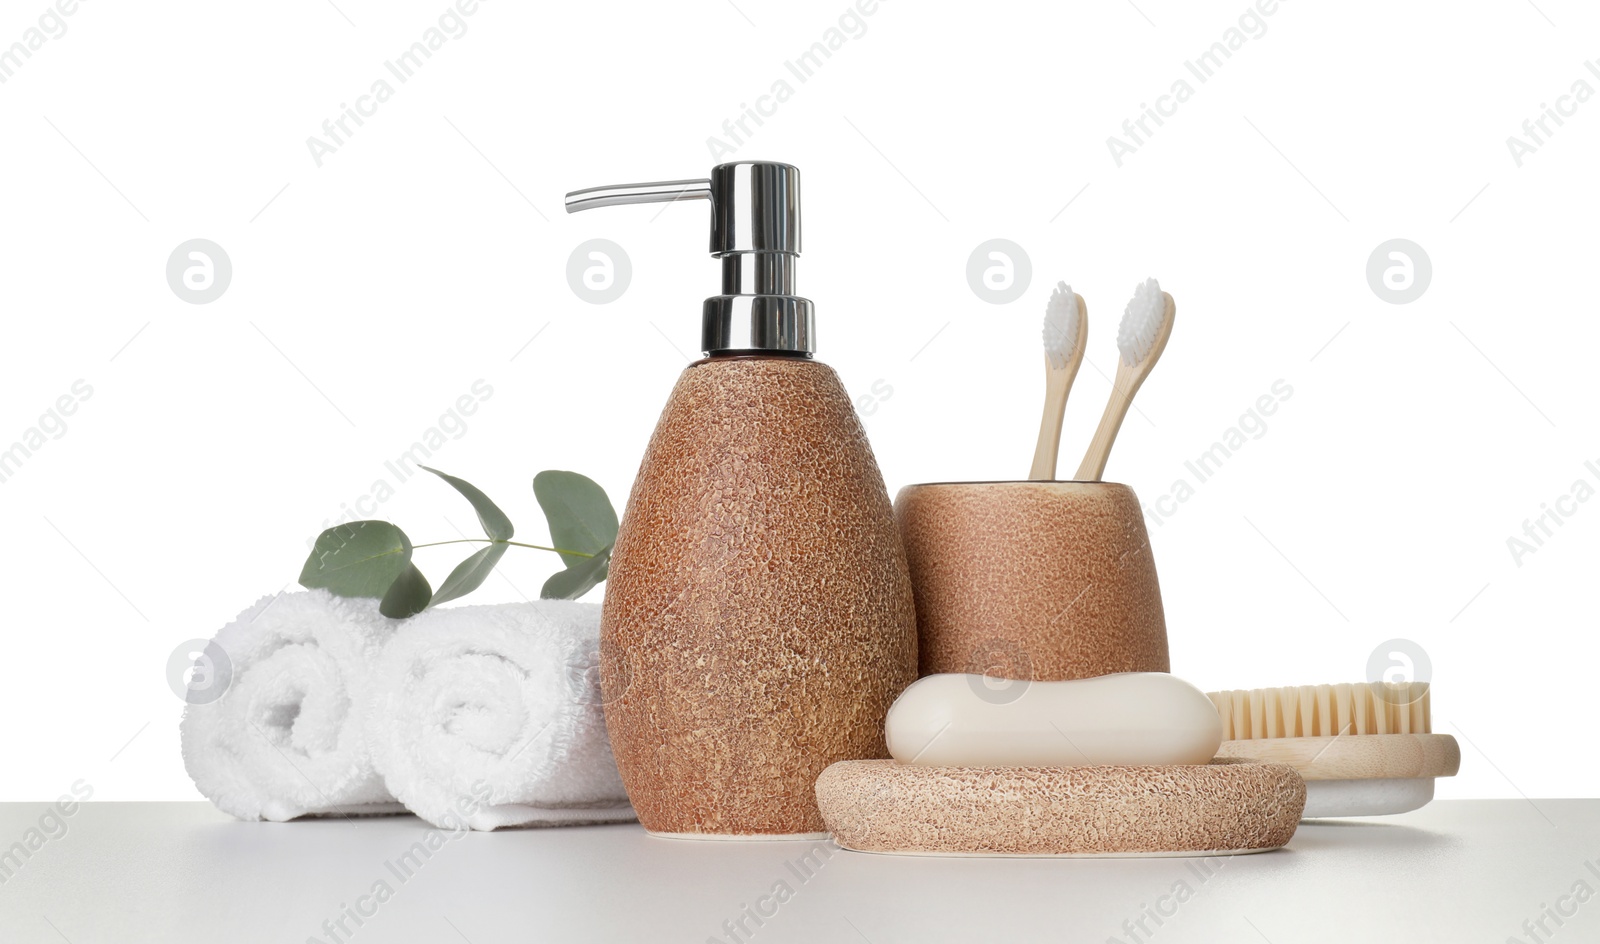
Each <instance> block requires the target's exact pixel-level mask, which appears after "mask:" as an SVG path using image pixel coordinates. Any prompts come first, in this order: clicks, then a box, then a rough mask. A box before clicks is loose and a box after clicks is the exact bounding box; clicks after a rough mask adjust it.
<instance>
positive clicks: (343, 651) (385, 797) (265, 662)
mask: <svg viewBox="0 0 1600 944" xmlns="http://www.w3.org/2000/svg"><path fill="white" fill-rule="evenodd" d="M393 632H394V630H393V629H392V624H391V622H390V621H389V620H387V619H385V618H384V617H383V616H380V615H379V614H378V601H376V600H351V599H343V598H340V597H336V596H334V595H333V594H331V593H329V592H327V591H326V590H311V591H307V592H304V593H299V592H297V593H282V594H278V595H276V596H268V597H262V598H261V599H260V600H258V601H256V603H255V604H254V605H253V606H251V607H250V608H249V609H247V610H245V611H244V612H243V613H240V614H239V616H238V618H237V619H235V620H234V621H233V622H231V623H229V624H228V625H226V626H224V627H223V628H222V630H221V631H220V632H218V633H217V636H216V639H215V642H216V643H217V645H219V646H221V647H222V650H223V651H224V652H225V653H227V655H228V660H229V662H230V663H231V675H230V676H229V677H227V678H226V684H227V688H226V689H225V690H224V691H223V694H222V697H221V698H219V699H217V700H216V701H213V702H210V703H208V704H196V703H194V701H195V699H194V698H192V697H191V699H190V701H191V703H190V704H189V705H188V706H187V707H186V708H185V709H184V712H183V722H182V724H181V725H180V726H179V731H180V734H181V736H182V740H183V764H184V767H185V768H186V769H187V770H188V771H189V776H190V777H191V778H193V779H194V783H195V786H197V787H199V788H200V792H201V793H202V794H204V795H205V796H206V798H207V799H209V800H210V801H211V802H212V803H215V804H216V805H217V808H218V809H220V810H222V811H223V812H224V813H229V814H231V815H233V816H237V817H238V818H240V819H251V820H257V819H268V820H275V821H280V822H281V821H283V820H289V819H294V818H295V817H297V816H307V815H335V814H339V815H346V816H348V815H352V814H374V813H401V812H404V808H403V807H402V806H400V805H399V804H398V803H395V802H394V797H392V796H390V795H389V792H388V791H387V790H386V789H384V786H383V779H382V778H381V777H379V776H378V775H377V773H376V772H375V771H374V770H373V768H372V762H371V759H370V758H369V756H368V754H367V751H366V742H365V739H364V738H363V736H362V731H361V729H360V726H359V724H358V722H357V719H356V716H355V714H354V711H353V705H354V703H355V701H356V700H357V698H358V697H359V694H360V692H361V690H362V688H363V686H364V685H365V684H366V683H367V682H368V681H369V680H370V676H371V672H372V665H373V663H374V662H375V661H376V659H377V655H378V652H379V651H380V650H381V648H382V646H383V644H384V643H385V642H386V641H387V640H388V638H389V637H390V636H391V635H393ZM192 691H193V689H192V688H191V692H192Z"/></svg>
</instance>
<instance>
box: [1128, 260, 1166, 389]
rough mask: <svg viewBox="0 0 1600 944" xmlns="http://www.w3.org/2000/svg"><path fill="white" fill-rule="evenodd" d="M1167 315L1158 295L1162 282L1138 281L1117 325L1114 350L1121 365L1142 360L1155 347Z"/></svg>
mask: <svg viewBox="0 0 1600 944" xmlns="http://www.w3.org/2000/svg"><path fill="white" fill-rule="evenodd" d="M1166 317H1167V300H1166V298H1165V296H1163V295H1162V294H1161V283H1159V282H1157V281H1156V280H1155V279H1145V280H1144V281H1143V282H1140V283H1139V284H1138V286H1136V287H1135V288H1134V290H1133V298H1131V299H1129V300H1128V307H1127V308H1126V309H1124V310H1123V312H1122V323H1121V324H1119V325H1117V350H1118V351H1119V352H1121V354H1122V362H1123V363H1124V364H1127V365H1128V366H1129V367H1133V366H1135V365H1137V364H1138V363H1139V362H1140V361H1142V360H1144V359H1145V355H1147V354H1149V353H1150V348H1152V347H1154V346H1155V343H1156V335H1157V334H1159V333H1160V332H1161V323H1162V322H1163V321H1165V320H1166Z"/></svg>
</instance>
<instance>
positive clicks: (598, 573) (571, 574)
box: [539, 544, 611, 600]
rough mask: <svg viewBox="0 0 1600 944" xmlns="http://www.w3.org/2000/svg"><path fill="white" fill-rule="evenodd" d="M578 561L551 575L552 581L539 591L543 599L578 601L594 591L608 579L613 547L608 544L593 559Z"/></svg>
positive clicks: (547, 582) (547, 581)
mask: <svg viewBox="0 0 1600 944" xmlns="http://www.w3.org/2000/svg"><path fill="white" fill-rule="evenodd" d="M577 560H578V563H576V564H574V565H572V566H571V567H568V568H567V569H566V570H563V571H559V572H557V573H554V574H551V575H550V579H549V580H546V581H545V582H544V588H543V589H542V590H540V591H539V596H540V598H541V599H545V600H576V599H578V598H579V597H581V596H583V595H584V594H585V593H588V592H589V591H590V590H593V589H594V588H595V587H596V586H597V585H598V584H599V583H600V581H602V580H604V579H606V572H607V571H608V570H609V568H610V565H611V545H609V544H607V545H606V546H605V547H603V548H601V549H600V550H599V551H597V552H595V555H594V556H593V557H580V558H578V559H577Z"/></svg>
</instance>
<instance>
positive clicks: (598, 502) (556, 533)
mask: <svg viewBox="0 0 1600 944" xmlns="http://www.w3.org/2000/svg"><path fill="white" fill-rule="evenodd" d="M533 495H534V497H535V498H537V499H538V500H539V507H540V508H542V509H544V516H545V519H546V520H547V521H548V522H549V523H550V543H552V544H554V545H555V546H556V547H557V548H559V549H561V550H563V551H581V552H583V553H584V554H598V553H599V552H600V551H602V550H605V551H608V552H609V549H610V547H611V545H612V544H613V543H614V542H615V541H616V540H617V510H616V509H615V508H613V507H611V499H609V498H607V497H606V490H605V489H603V488H601V487H600V486H599V484H598V483H596V482H595V481H594V479H591V478H589V477H587V476H583V475H579V474H578V473H576V472H561V471H556V470H549V471H545V472H540V473H539V474H538V475H536V476H534V477H533ZM561 560H562V562H563V563H565V564H566V565H567V568H568V569H569V570H571V569H576V568H577V567H578V566H579V565H580V564H582V563H584V562H585V561H589V560H593V558H588V557H582V556H580V555H578V554H562V555H561ZM560 576H561V575H560V574H557V575H556V577H560ZM551 579H555V578H551ZM568 579H571V578H568ZM604 579H605V569H604V567H602V568H601V569H600V576H599V577H598V578H596V579H595V583H599V582H600V581H601V580H604ZM589 586H591V587H592V586H594V584H592V583H591V584H589ZM545 588H546V589H547V590H548V589H549V584H546V585H545ZM586 589H587V588H586ZM543 595H544V596H545V597H547V598H548V597H550V594H548V593H545V594H543ZM565 598H567V599H570V598H571V597H565Z"/></svg>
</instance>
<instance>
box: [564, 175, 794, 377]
mask: <svg viewBox="0 0 1600 944" xmlns="http://www.w3.org/2000/svg"><path fill="white" fill-rule="evenodd" d="M679 200H710V201H711V254H712V255H713V256H716V257H717V258H719V259H721V260H722V294H721V295H715V296H712V297H711V298H708V299H706V301H705V306H704V309H703V315H702V326H701V347H702V350H704V351H705V352H706V353H707V354H723V353H737V352H741V351H751V352H754V351H779V352H789V353H799V354H810V353H812V352H813V351H815V350H816V325H815V317H814V315H813V312H812V305H811V301H810V299H806V298H801V297H799V296H798V295H796V294H794V292H795V263H796V261H797V260H798V259H799V257H800V171H799V169H798V168H796V167H793V166H791V165H789V164H778V163H773V162H768V161H737V162H734V163H731V164H719V165H717V166H716V167H714V168H712V170H711V177H710V178H709V179H698V180H664V181H657V182H653V183H642V184H617V185H613V186H607V187H590V188H588V189H586V190H574V191H573V192H571V193H569V194H567V212H568V213H575V212H577V211H579V210H588V209H593V208H594V207H604V206H621V205H625V204H630V203H675V202H677V201H679Z"/></svg>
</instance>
